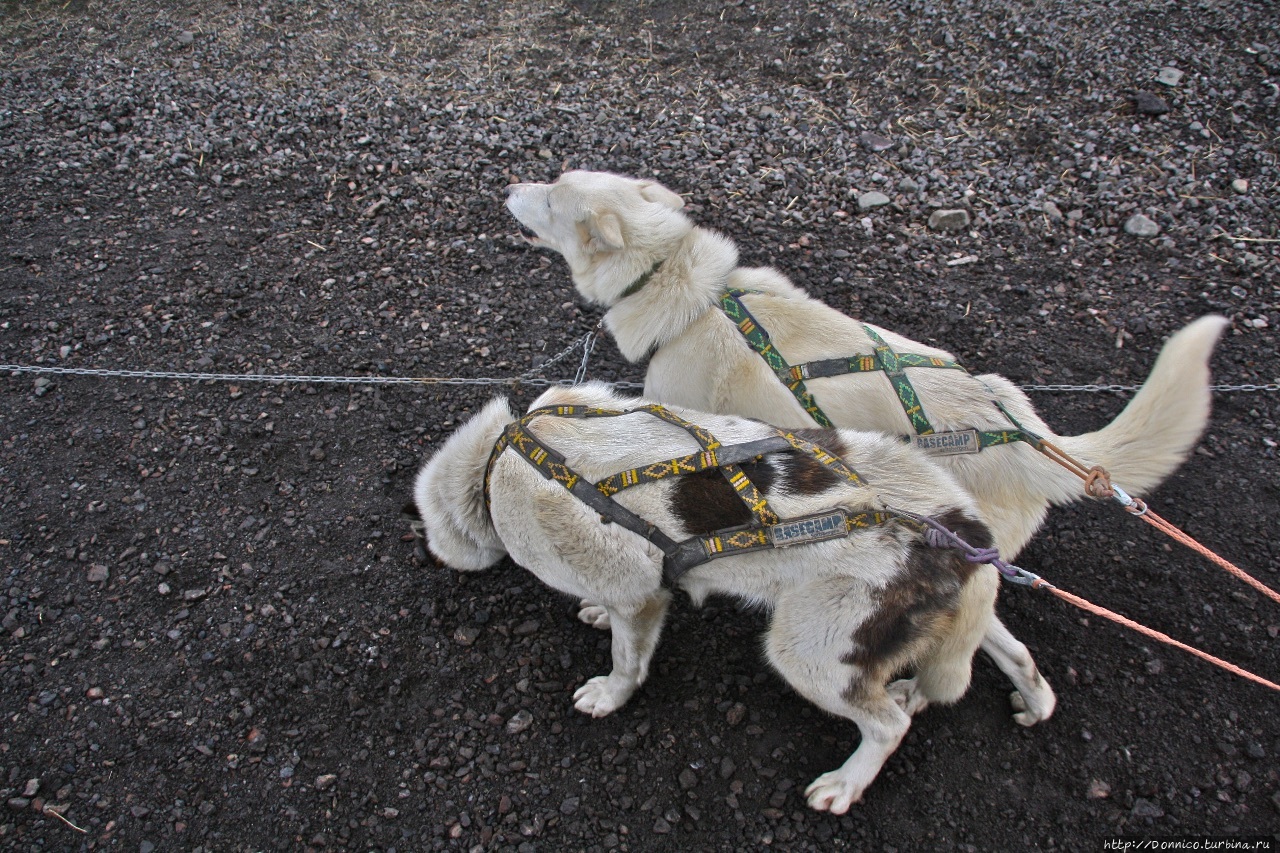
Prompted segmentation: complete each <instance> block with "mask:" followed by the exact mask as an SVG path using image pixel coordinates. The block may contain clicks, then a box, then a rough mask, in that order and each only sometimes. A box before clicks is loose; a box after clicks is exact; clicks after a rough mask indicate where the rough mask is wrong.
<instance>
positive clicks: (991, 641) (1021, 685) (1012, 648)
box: [982, 617, 1058, 726]
mask: <svg viewBox="0 0 1280 853" xmlns="http://www.w3.org/2000/svg"><path fill="white" fill-rule="evenodd" d="M982 650H983V651H984V652H986V653H987V654H988V655H990V656H991V659H992V660H994V661H995V662H996V666H998V667H1000V671H1001V672H1003V673H1004V674H1005V675H1007V676H1009V680H1010V681H1012V682H1013V686H1014V687H1015V688H1017V689H1016V690H1014V691H1013V693H1011V694H1010V695H1009V702H1010V704H1012V705H1013V709H1014V711H1016V712H1017V713H1015V714H1014V715H1013V719H1014V720H1016V721H1017V722H1018V723H1019V725H1023V726H1034V725H1035V724H1036V723H1039V722H1041V721H1043V720H1047V719H1049V717H1050V716H1051V715H1052V714H1053V709H1054V707H1055V706H1056V705H1057V704H1058V700H1057V698H1056V697H1055V696H1054V695H1053V688H1052V687H1050V686H1049V682H1047V681H1045V680H1044V676H1042V675H1041V674H1040V670H1039V669H1038V668H1037V667H1036V662H1035V661H1034V660H1032V658H1031V652H1030V651H1028V650H1027V647H1026V646H1025V645H1023V644H1022V643H1021V642H1019V641H1018V638H1017V637H1015V636H1013V634H1011V633H1009V629H1008V628H1006V627H1005V626H1004V623H1003V622H1001V621H1000V619H999V618H998V617H992V619H991V625H990V626H989V627H988V628H987V635H986V636H985V637H983V638H982Z"/></svg>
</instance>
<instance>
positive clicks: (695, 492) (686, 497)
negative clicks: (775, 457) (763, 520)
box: [671, 457, 777, 536]
mask: <svg viewBox="0 0 1280 853" xmlns="http://www.w3.org/2000/svg"><path fill="white" fill-rule="evenodd" d="M771 458H772V457H771ZM741 468H742V471H743V473H744V474H746V475H747V478H748V479H749V480H751V482H753V483H755V485H756V488H757V489H759V490H760V493H761V494H763V495H765V496H768V494H769V490H770V489H771V488H772V487H773V484H774V482H775V480H776V479H777V474H776V472H775V471H774V470H773V466H772V465H770V464H769V463H768V462H744V463H743V464H742V466H741ZM671 510H672V512H674V513H675V514H676V517H677V518H679V519H680V523H681V524H683V525H684V529H685V530H687V531H689V533H690V534H692V535H695V536H705V535H707V534H709V533H713V532H715V531H717V530H720V529H722V528H725V527H737V526H738V525H740V524H749V523H750V522H751V511H750V510H748V509H747V505H746V504H744V503H743V502H742V498H740V497H738V493H737V492H735V491H734V490H733V486H731V485H729V481H728V480H726V479H725V476H724V474H722V473H721V472H720V471H719V470H715V471H699V472H698V473H697V474H688V475H686V476H683V477H681V478H680V480H679V482H678V483H676V488H675V493H674V495H673V496H672V499H671Z"/></svg>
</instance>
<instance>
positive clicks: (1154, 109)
mask: <svg viewBox="0 0 1280 853" xmlns="http://www.w3.org/2000/svg"><path fill="white" fill-rule="evenodd" d="M1129 97H1130V98H1132V99H1133V110H1134V112H1136V113H1140V114H1141V115H1144V116H1162V115H1164V114H1165V113H1167V112H1169V104H1168V102H1166V101H1165V99H1164V98H1162V97H1160V96H1159V95H1153V94H1151V93H1150V92H1134V93H1133V94H1132V95H1130V96H1129Z"/></svg>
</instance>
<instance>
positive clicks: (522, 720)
mask: <svg viewBox="0 0 1280 853" xmlns="http://www.w3.org/2000/svg"><path fill="white" fill-rule="evenodd" d="M532 725H533V714H531V713H529V712H528V711H526V710H523V709H521V710H519V711H516V713H515V715H514V716H512V718H511V719H509V720H507V734H509V735H518V734H520V733H521V732H522V731H524V730H525V729H527V728H529V726H532Z"/></svg>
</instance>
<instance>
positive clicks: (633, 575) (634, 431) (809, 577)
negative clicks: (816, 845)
mask: <svg viewBox="0 0 1280 853" xmlns="http://www.w3.org/2000/svg"><path fill="white" fill-rule="evenodd" d="M644 402H645V401H643V400H626V399H622V398H619V397H617V396H615V395H614V394H612V393H611V392H610V391H609V390H608V389H607V388H606V387H605V386H603V385H595V384H591V385H585V386H579V387H577V388H554V389H552V390H550V391H548V392H546V393H545V394H543V395H542V397H541V398H539V399H538V400H537V401H535V403H534V404H533V406H534V407H539V406H547V405H570V404H573V405H584V406H599V407H604V408H612V409H620V408H627V407H632V406H635V405H639V404H643V403H644ZM676 411H677V412H678V413H680V414H682V415H683V416H684V417H686V418H688V419H689V420H691V421H693V422H694V423H697V424H699V425H700V426H703V427H705V428H707V429H709V430H710V431H711V432H712V433H713V434H714V435H715V436H716V437H717V438H718V439H719V440H720V441H721V442H722V443H724V444H726V445H727V444H734V443H739V442H745V441H751V440H754V439H759V438H764V437H766V436H769V435H772V434H774V433H775V430H774V429H773V428H772V427H769V426H767V425H765V424H762V423H760V422H758V421H752V420H747V419H744V418H738V417H732V416H722V415H704V414H699V413H690V412H687V411H681V410H678V409H677V410H676ZM511 419H512V415H511V414H510V412H509V411H508V410H507V408H506V405H505V403H502V402H501V401H495V402H494V403H491V404H490V405H489V406H487V407H486V408H485V409H484V410H482V411H481V412H480V413H479V414H478V415H476V416H475V417H474V418H472V419H471V420H470V421H468V422H467V423H466V424H464V425H463V426H462V427H461V428H460V429H459V430H458V432H457V433H456V434H455V435H454V436H452V437H451V438H450V439H449V440H448V441H447V442H445V444H444V445H443V446H442V447H441V449H440V450H439V451H438V452H437V453H436V454H435V456H434V457H433V458H432V459H431V460H430V461H429V462H428V463H427V464H426V465H425V466H424V467H423V469H422V471H421V473H420V475H419V477H418V480H417V484H416V487H415V501H416V503H417V505H418V508H419V511H420V513H421V515H422V518H423V523H424V527H425V533H426V536H427V539H428V542H429V544H430V547H431V550H432V552H433V553H435V554H436V555H437V556H439V557H440V558H441V559H442V560H444V561H445V562H446V563H448V564H450V565H454V566H456V567H458V568H461V569H474V568H478V567H480V566H483V565H487V564H489V563H492V562H493V560H494V559H496V558H497V556H500V555H501V553H502V551H503V550H504V549H505V550H506V551H508V552H509V553H510V555H511V557H512V559H513V560H515V561H516V562H517V563H519V564H520V565H522V566H524V567H525V568H526V569H528V570H529V571H530V572H532V573H533V574H534V575H535V576H537V577H538V578H539V579H541V580H542V581H543V582H544V583H547V584H548V585H550V586H552V587H554V588H556V589H558V590H561V591H563V592H566V593H569V594H571V595H574V596H578V597H580V598H582V599H584V607H583V611H582V614H581V617H582V618H583V619H584V621H588V622H590V623H592V624H597V625H599V624H601V623H607V624H608V625H609V627H610V630H611V631H612V640H613V642H612V658H613V667H612V670H611V671H610V672H609V673H608V674H607V675H601V676H597V677H595V678H591V679H589V680H588V681H587V682H586V683H585V684H583V685H582V686H581V687H580V688H579V689H578V690H577V691H576V692H575V693H574V703H575V707H576V708H577V709H578V710H580V711H582V712H583V713H586V714H590V715H592V716H597V717H598V716H603V715H605V714H608V713H611V712H612V711H614V710H616V709H617V708H619V707H621V706H622V705H623V704H624V703H625V702H626V701H627V700H628V699H629V698H630V697H631V695H632V694H633V693H634V692H635V690H636V688H637V687H639V685H640V684H641V683H643V681H644V680H645V678H646V677H647V675H648V671H649V661H650V660H651V658H652V655H653V652H654V648H655V647H656V645H657V641H658V637H659V634H660V632H661V629H662V623H663V619H664V617H665V614H666V610H667V606H668V603H669V601H670V593H669V592H668V591H667V590H666V589H665V588H664V587H663V585H662V582H663V576H662V557H663V555H662V553H661V551H660V550H659V549H657V548H656V547H655V546H654V545H653V544H652V543H650V542H649V541H648V540H646V539H644V538H642V537H640V536H638V535H636V534H634V533H631V532H630V531H628V530H626V529H624V528H621V527H619V526H617V525H615V524H612V523H606V522H602V521H601V519H600V515H599V514H598V513H597V512H596V511H594V510H592V509H590V508H589V507H588V506H587V505H585V504H584V503H582V502H581V501H580V500H578V499H577V498H576V497H574V496H573V495H571V494H570V493H569V492H568V491H567V490H565V489H564V487H563V486H561V485H559V484H558V483H555V482H552V481H549V480H547V479H544V478H543V477H542V475H541V474H540V473H539V472H538V471H537V470H536V469H535V468H534V467H533V466H532V465H530V464H529V463H528V462H527V461H526V460H524V459H523V458H521V457H520V456H519V455H518V454H517V453H516V452H515V451H514V450H511V449H507V450H505V451H504V452H503V453H502V455H501V456H500V457H499V458H498V459H497V461H496V462H495V464H494V466H493V469H492V478H491V481H490V486H491V488H490V494H491V507H490V514H489V515H485V514H484V513H483V511H482V510H483V506H484V503H483V499H482V494H481V491H482V488H483V479H484V470H485V467H486V465H487V463H488V459H489V451H490V448H491V447H492V445H493V442H494V441H495V440H496V439H497V437H498V435H499V434H500V432H501V430H502V429H503V428H504V427H505V425H506V424H507V423H509V422H510V421H511ZM528 428H529V430H530V431H531V432H533V433H534V434H535V435H536V436H537V437H538V439H539V440H540V441H541V442H543V443H544V444H546V445H548V446H550V447H552V448H555V449H556V450H558V451H560V452H561V453H562V454H563V455H564V456H565V458H566V462H567V464H568V465H569V466H570V467H571V468H573V469H574V470H575V471H577V472H578V473H579V474H581V475H582V476H583V477H585V478H588V479H590V480H592V481H598V480H600V479H603V478H604V477H606V476H608V475H611V474H614V473H616V472H618V471H621V470H626V469H629V468H633V467H638V466H641V465H645V464H649V463H653V462H657V461H662V460H665V459H670V458H675V457H677V456H681V455H683V454H686V453H690V452H693V451H696V450H698V449H699V447H698V445H697V444H696V443H695V442H694V440H693V439H692V438H691V437H690V436H689V434H688V433H686V432H685V431H684V430H682V429H680V428H679V427H676V426H674V425H671V424H668V423H665V422H663V421H660V420H658V419H657V418H654V417H652V416H650V415H646V414H639V413H637V414H631V415H626V416H622V417H609V418H596V419H581V420H580V419H572V418H556V417H540V418H538V419H536V420H534V421H533V422H532V423H531V424H530V426H529V427H528ZM840 440H841V441H842V443H843V445H844V449H845V452H844V453H843V458H844V459H845V460H846V461H847V462H848V464H849V465H851V466H852V467H853V468H854V469H855V470H857V471H858V472H859V473H860V474H861V475H862V476H863V478H864V479H865V483H863V484H861V485H856V484H853V483H845V482H841V483H839V484H837V485H836V486H833V487H831V488H829V489H827V490H826V491H824V492H822V493H820V494H817V495H814V494H806V493H804V492H803V491H802V490H790V491H789V490H787V489H786V488H785V487H784V486H785V483H783V485H777V484H775V487H774V488H773V489H772V491H771V493H770V494H769V495H768V499H769V501H770V505H771V506H772V507H773V509H774V510H775V511H776V512H777V513H778V514H779V515H780V516H782V517H783V518H789V517H795V516H800V515H805V514H808V513H814V512H819V511H822V510H826V509H830V508H833V507H836V506H839V507H844V508H846V509H848V510H849V511H850V512H851V513H856V512H862V511H867V510H874V509H880V508H883V507H884V506H886V505H890V506H894V507H897V508H901V509H905V510H908V511H911V512H916V513H920V514H925V515H939V514H942V513H945V512H948V511H960V512H963V513H965V514H966V515H967V516H968V517H970V518H972V519H975V520H978V519H980V518H981V515H980V512H979V510H978V508H977V506H976V505H975V504H974V502H973V500H972V498H971V497H970V496H969V495H968V494H967V493H966V492H965V491H964V490H963V489H962V488H961V487H960V486H959V485H958V484H957V483H956V482H955V480H954V479H953V478H952V477H951V476H950V475H948V474H947V473H946V472H945V471H944V470H943V469H942V468H940V467H939V466H937V465H935V464H933V462H932V461H931V460H929V459H928V458H927V457H925V456H924V455H923V454H921V453H919V452H918V451H916V450H914V449H912V448H910V447H909V446H907V445H904V444H902V443H901V442H899V441H897V440H896V439H893V438H889V437H885V436H881V435H878V434H875V433H866V432H855V431H852V430H842V431H840ZM779 476H780V477H781V474H780V475H779ZM677 488H678V486H677V483H676V482H675V481H674V480H662V481H658V482H651V483H644V484H641V485H639V486H635V487H633V488H630V489H626V490H624V491H622V492H621V493H619V494H618V495H617V496H616V500H618V502H619V503H621V504H622V505H624V506H625V507H627V508H628V509H630V510H631V511H633V512H635V513H637V514H638V515H640V516H641V517H643V518H645V519H647V520H649V521H650V522H652V523H654V524H656V525H657V526H658V527H659V528H660V529H661V530H662V531H663V532H664V533H666V534H667V535H668V536H670V537H672V538H673V539H676V540H682V539H684V538H687V537H688V536H690V535H691V531H689V530H686V529H684V527H683V522H682V520H681V518H680V516H679V514H678V513H676V511H675V509H674V506H673V503H672V500H673V495H674V494H675V491H676V489H677ZM919 538H920V536H919V533H918V532H917V531H915V530H914V529H912V528H909V527H906V526H903V525H901V524H897V523H893V524H888V525H882V526H876V527H872V528H869V529H865V530H859V531H856V532H854V533H853V534H852V535H850V536H848V537H846V538H842V539H836V540H829V541H826V542H818V543H811V544H806V545H801V546H796V547H793V548H787V549H778V550H763V551H758V552H752V553H748V554H739V555H734V556H727V557H723V558H721V559H717V560H713V561H711V562H709V563H705V564H703V565H701V566H697V567H695V568H693V569H692V570H690V571H689V572H688V573H687V574H685V575H684V576H683V577H682V579H681V581H680V583H679V586H680V587H681V588H682V589H683V590H685V591H686V592H687V593H688V594H689V595H690V596H691V597H692V598H693V600H694V601H695V602H700V601H702V600H703V599H705V598H706V597H707V596H709V595H713V594H727V595H732V596H735V597H737V598H739V599H741V600H744V601H747V602H751V603H756V604H759V605H763V606H765V607H767V608H769V609H770V610H771V612H772V622H771V625H770V628H769V631H768V635H767V642H766V649H767V653H768V657H769V660H770V662H771V663H772V664H773V665H774V667H775V668H776V669H777V670H778V671H779V672H780V673H781V674H782V675H783V677H784V678H786V679H787V681H788V682H789V683H790V684H792V685H793V686H794V687H795V688H796V690H797V691H799V692H800V693H801V694H802V695H804V696H805V697H807V698H809V699H810V700H811V701H813V702H814V703H815V704H817V705H818V706H819V707H821V708H823V709H824V710H827V711H829V712H831V713H833V714H838V715H840V716H843V717H846V718H848V719H851V720H853V721H854V722H855V723H856V724H857V725H858V727H859V729H860V730H861V732H862V737H863V739H862V744H861V745H860V746H859V748H858V749H857V751H856V752H854V754H853V755H852V756H850V758H849V760H848V761H847V762H845V764H844V766H842V767H841V768H839V769H838V770H835V771H832V772H831V773H827V774H824V775H823V776H821V777H819V778H818V779H817V780H815V782H814V783H813V784H812V785H810V786H809V788H808V790H807V791H806V796H807V797H808V800H809V804H810V805H811V806H812V807H814V808H816V809H825V810H830V811H833V812H836V813H843V812H844V811H846V810H847V809H848V808H849V807H850V805H851V804H852V803H854V802H857V801H858V800H859V799H860V798H861V796H862V793H863V791H865V789H866V787H867V786H868V785H869V784H871V781H872V780H873V779H874V778H875V776H876V774H877V772H878V771H879V769H880V767H881V766H882V765H883V763H884V761H885V760H886V758H887V757H888V756H889V755H890V754H891V753H892V752H893V750H894V749H895V748H896V747H897V745H898V743H899V742H900V741H901V739H902V737H903V735H904V734H905V733H906V731H907V728H908V727H909V725H910V721H911V715H912V714H914V713H916V712H918V711H920V710H922V709H923V708H924V707H925V706H926V705H927V704H929V703H930V702H941V703H947V702H954V701H956V700H958V699H959V698H960V697H961V696H962V695H963V693H964V692H965V690H966V689H967V687H968V684H969V672H970V665H971V660H972V657H973V654H974V652H975V650H976V649H977V647H978V645H979V642H980V641H981V640H982V638H983V637H984V636H987V635H990V634H991V633H992V629H991V624H992V622H993V620H994V615H993V609H994V603H995V598H996V590H997V586H998V579H997V575H996V572H995V569H994V568H992V567H991V566H989V565H984V566H979V567H977V568H976V569H975V570H974V571H973V573H972V574H971V575H969V576H968V579H967V581H963V580H960V579H959V578H960V577H961V576H960V575H956V576H955V577H954V578H952V579H951V580H950V581H948V580H947V578H946V577H945V575H947V573H946V572H944V573H943V575H944V577H941V578H939V579H934V578H932V577H930V578H929V579H928V580H926V581H924V583H927V584H933V583H938V584H939V585H941V586H943V587H945V586H946V584H947V583H950V584H952V585H953V586H952V587H948V588H951V589H954V591H955V592H954V594H955V598H954V608H953V609H950V610H948V611H947V612H946V614H944V615H943V616H941V617H940V618H938V619H936V620H933V621H930V622H929V623H928V626H927V628H925V629H922V633H920V634H919V636H915V637H914V638H912V639H911V640H910V641H909V642H907V643H906V644H904V645H901V646H898V647H894V648H895V651H893V652H892V653H890V652H885V654H888V655H889V657H877V656H876V655H875V654H873V652H872V650H871V647H870V646H868V645H865V644H864V645H862V646H860V645H859V642H858V638H859V636H860V635H859V634H858V632H859V630H860V628H862V627H863V626H864V625H865V624H866V623H867V621H868V620H870V619H872V618H873V617H875V616H876V614H877V610H878V608H879V603H880V602H881V601H882V596H885V595H887V594H888V593H887V591H889V590H893V589H896V588H897V587H895V586H894V584H895V583H896V582H899V581H901V580H902V579H903V577H904V572H906V571H908V562H907V560H908V557H909V556H910V554H911V553H912V551H911V549H912V547H913V545H918V542H919ZM912 589H914V587H913V588H912ZM588 602H589V604H588ZM892 612H893V613H897V612H898V611H897V610H894V611H892ZM1001 630H1003V628H1002V627H1001ZM1005 634H1007V632H1005ZM1008 639H1009V641H1011V643H1012V644H1015V645H1017V646H1020V644H1018V643H1017V641H1016V640H1013V639H1012V637H1009V638H1008ZM1006 645H1007V644H1006ZM886 648H887V647H886ZM860 650H861V654H862V655H863V657H862V658H855V657H854V655H855V653H858V652H859V651H860ZM1023 651H1024V652H1025V649H1023ZM855 660H860V661H861V662H860V663H855V662H851V661H855ZM1027 661H1028V663H1029V661H1030V659H1029V657H1028V658H1027ZM1029 665H1030V670H1029V671H1028V673H1027V677H1026V678H1025V679H1023V681H1022V684H1021V686H1025V687H1026V688H1027V689H1028V690H1029V691H1031V694H1032V695H1029V696H1027V697H1025V700H1020V705H1019V708H1020V710H1022V711H1023V713H1024V714H1026V715H1028V717H1027V718H1028V719H1029V717H1030V715H1033V714H1038V715H1039V716H1038V717H1037V719H1043V718H1044V717H1047V716H1048V715H1049V713H1051V712H1052V710H1053V694H1052V691H1050V690H1049V689H1048V686H1047V685H1045V684H1043V680H1040V679H1039V675H1038V673H1036V672H1035V667H1034V664H1029ZM904 668H911V669H913V670H914V671H915V676H914V677H913V678H911V679H907V680H904V681H898V682H894V683H893V684H892V685H890V684H889V681H890V679H891V678H892V677H893V676H894V675H895V674H896V673H898V672H899V671H900V670H902V669H904ZM1037 680H1039V683H1038V684H1037V683H1036V681H1037ZM1046 694H1047V697H1046ZM1032 721H1034V720H1032Z"/></svg>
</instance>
